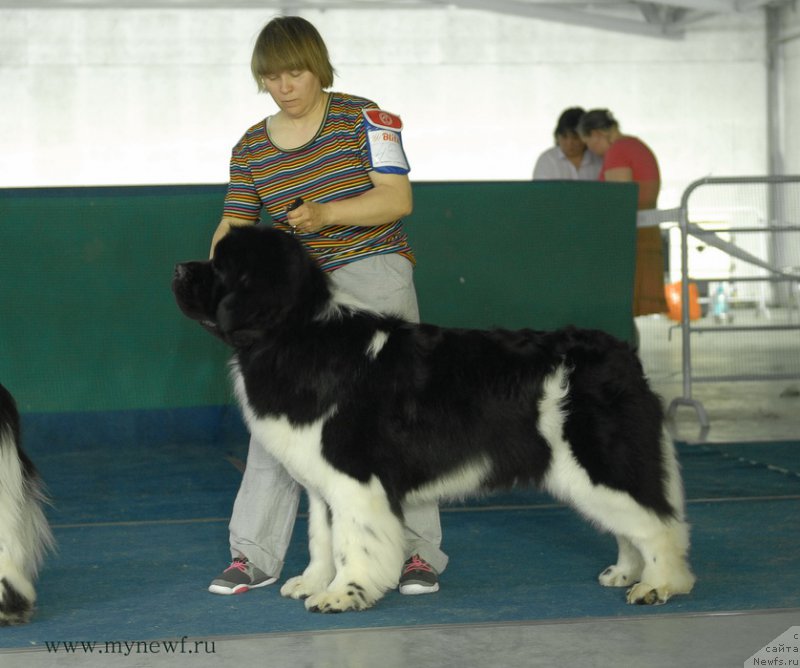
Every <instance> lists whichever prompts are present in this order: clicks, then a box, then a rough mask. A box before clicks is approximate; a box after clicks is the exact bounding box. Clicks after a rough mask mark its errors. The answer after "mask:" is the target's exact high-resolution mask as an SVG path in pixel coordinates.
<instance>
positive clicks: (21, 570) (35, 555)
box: [0, 409, 55, 626]
mask: <svg viewBox="0 0 800 668" xmlns="http://www.w3.org/2000/svg"><path fill="white" fill-rule="evenodd" d="M6 417H8V416H6ZM12 418H13V419H18V418H17V415H16V409H14V411H13V414H12ZM18 434H19V428H18V424H8V423H3V424H0V626H7V625H9V624H24V623H25V622H27V621H29V620H30V617H31V615H32V613H33V608H34V605H35V603H36V591H35V589H34V586H33V583H34V581H35V580H36V575H37V573H38V570H39V566H40V565H41V563H42V558H43V557H44V554H45V552H47V551H48V550H50V549H52V548H53V547H54V544H55V542H54V539H53V534H52V533H51V531H50V526H49V525H48V523H47V519H46V518H45V516H44V512H43V510H42V506H43V504H44V503H45V502H46V498H45V494H44V490H43V487H42V482H41V479H40V478H39V475H38V473H37V472H36V469H35V467H34V466H33V464H32V463H31V461H30V459H28V457H27V456H26V455H25V453H24V452H23V451H22V449H21V448H20V445H19V443H18V442H17V438H18Z"/></svg>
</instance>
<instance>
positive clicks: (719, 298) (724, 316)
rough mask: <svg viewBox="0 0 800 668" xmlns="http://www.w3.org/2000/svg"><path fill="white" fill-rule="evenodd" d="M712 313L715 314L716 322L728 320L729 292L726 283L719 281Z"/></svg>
mask: <svg viewBox="0 0 800 668" xmlns="http://www.w3.org/2000/svg"><path fill="white" fill-rule="evenodd" d="M712 313H713V314H714V322H718V323H723V322H728V317H729V314H728V293H727V291H726V290H725V284H724V283H719V284H718V285H717V291H716V292H715V293H714V301H713V308H712Z"/></svg>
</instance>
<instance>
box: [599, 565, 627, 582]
mask: <svg viewBox="0 0 800 668" xmlns="http://www.w3.org/2000/svg"><path fill="white" fill-rule="evenodd" d="M597 581H598V582H599V583H600V584H601V585H603V586H604V587H630V586H631V584H633V582H635V578H633V577H631V574H630V572H629V571H628V570H627V569H624V568H620V567H619V566H618V565H616V564H615V565H613V566H609V567H608V568H606V570H604V571H603V572H602V573H600V575H598V576H597Z"/></svg>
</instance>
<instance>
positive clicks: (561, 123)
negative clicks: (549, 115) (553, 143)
mask: <svg viewBox="0 0 800 668" xmlns="http://www.w3.org/2000/svg"><path fill="white" fill-rule="evenodd" d="M585 113H586V111H585V110H584V109H583V107H570V108H569V109H564V111H562V112H561V116H559V117H558V123H557V125H556V130H555V132H554V133H553V134H554V135H555V136H556V139H558V137H564V136H566V135H568V134H570V133H575V134H577V133H578V130H577V128H578V121H579V120H581V116H583V115H584V114H585Z"/></svg>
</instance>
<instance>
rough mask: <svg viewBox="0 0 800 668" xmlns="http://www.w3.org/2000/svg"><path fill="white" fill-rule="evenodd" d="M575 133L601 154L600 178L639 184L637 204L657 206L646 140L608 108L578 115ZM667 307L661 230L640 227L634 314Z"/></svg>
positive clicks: (656, 175) (656, 181)
mask: <svg viewBox="0 0 800 668" xmlns="http://www.w3.org/2000/svg"><path fill="white" fill-rule="evenodd" d="M578 134H579V135H580V137H581V139H582V140H583V142H584V143H585V144H586V146H587V148H588V149H589V150H590V151H591V152H592V153H594V154H595V155H598V156H601V157H602V158H603V166H602V167H601V169H600V176H599V179H600V180H601V181H618V182H634V183H636V184H637V185H638V186H639V199H638V208H639V209H640V210H641V209H655V208H656V206H657V202H658V193H659V190H660V189H661V174H660V172H659V169H658V161H657V160H656V156H655V155H654V154H653V151H652V150H650V147H649V146H647V144H645V143H644V142H643V141H642V140H641V139H638V138H637V137H631V136H629V135H624V134H622V132H621V131H620V129H619V124H618V123H617V121H616V119H615V118H614V116H613V115H612V114H611V112H610V111H609V110H608V109H593V110H591V111H588V112H586V113H585V114H584V115H583V116H581V119H580V121H579V122H578ZM666 311H667V301H666V297H665V294H664V251H663V248H662V243H661V230H660V229H659V228H658V227H644V228H639V230H638V232H637V237H636V275H635V278H634V287H633V315H634V316H637V315H647V314H649V313H665V312H666Z"/></svg>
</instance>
